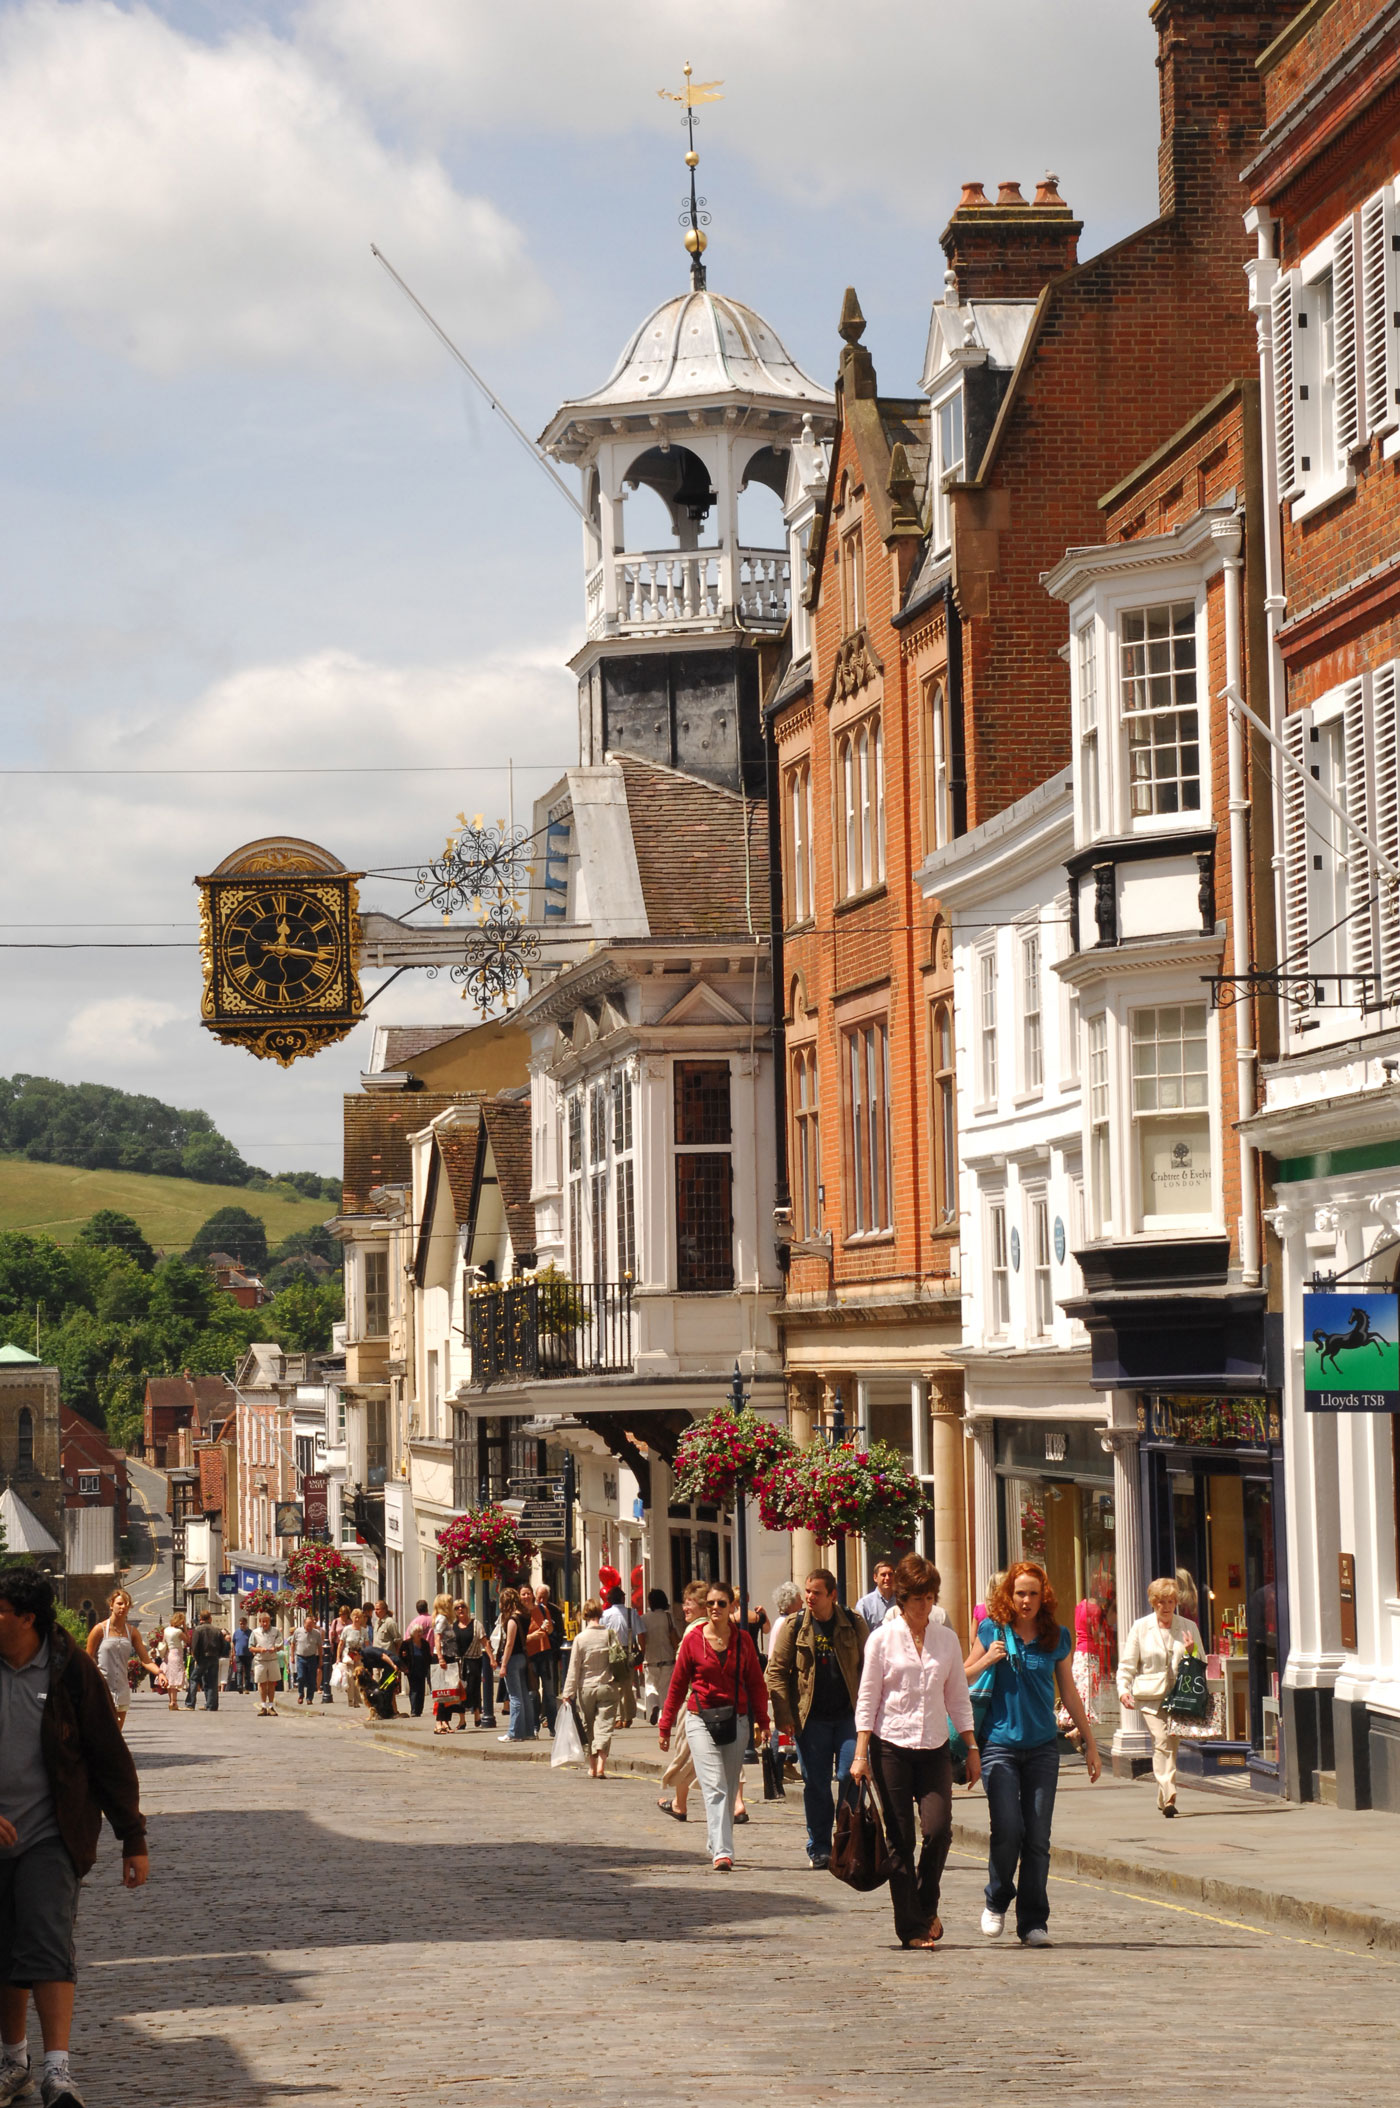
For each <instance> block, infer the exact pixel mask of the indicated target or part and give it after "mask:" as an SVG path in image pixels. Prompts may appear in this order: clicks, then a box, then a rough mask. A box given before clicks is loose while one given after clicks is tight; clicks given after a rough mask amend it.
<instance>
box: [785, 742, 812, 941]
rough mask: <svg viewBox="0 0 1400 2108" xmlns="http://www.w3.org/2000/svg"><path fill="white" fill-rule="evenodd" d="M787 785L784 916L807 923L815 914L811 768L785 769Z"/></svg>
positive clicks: (803, 763)
mask: <svg viewBox="0 0 1400 2108" xmlns="http://www.w3.org/2000/svg"><path fill="white" fill-rule="evenodd" d="M786 787H787V798H786V803H787V833H788V839H787V889H788V898H787V919H788V923H789V926H791V925H792V924H793V923H797V922H809V921H810V920H811V918H812V916H813V915H814V914H815V913H816V869H815V865H814V860H813V847H812V769H811V764H810V763H809V762H806V761H804V762H801V763H800V764H799V765H798V766H797V767H796V768H794V769H789V770H788V773H787V779H786Z"/></svg>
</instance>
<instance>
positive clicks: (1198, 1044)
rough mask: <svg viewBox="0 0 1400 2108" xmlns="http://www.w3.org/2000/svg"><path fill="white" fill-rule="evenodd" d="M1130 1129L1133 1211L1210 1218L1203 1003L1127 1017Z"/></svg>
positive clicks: (1170, 1006)
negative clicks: (1133, 1139) (1135, 1189)
mask: <svg viewBox="0 0 1400 2108" xmlns="http://www.w3.org/2000/svg"><path fill="white" fill-rule="evenodd" d="M1132 1064H1133V1103H1132V1112H1133V1125H1134V1128H1135V1130H1136V1136H1137V1159H1138V1175H1139V1202H1138V1204H1139V1208H1140V1211H1141V1213H1142V1215H1143V1217H1144V1219H1146V1218H1148V1217H1152V1216H1172V1217H1175V1216H1208V1215H1209V1214H1210V1212H1211V1168H1210V1150H1211V1141H1210V1077H1209V1067H1208V1059H1207V1047H1206V1006H1205V1004H1204V1003H1166V1004H1160V1005H1158V1006H1156V1007H1154V1008H1152V1009H1149V1010H1135V1011H1134V1012H1133V1013H1132Z"/></svg>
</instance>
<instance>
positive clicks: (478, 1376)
mask: <svg viewBox="0 0 1400 2108" xmlns="http://www.w3.org/2000/svg"><path fill="white" fill-rule="evenodd" d="M468 1337H469V1340H470V1343H471V1350H472V1382H473V1383H475V1384H482V1385H485V1384H488V1383H495V1382H497V1381H498V1380H499V1379H500V1378H502V1377H513V1378H515V1379H516V1380H517V1381H518V1380H520V1379H522V1378H525V1377H538V1378H551V1377H564V1376H607V1375H622V1374H630V1372H631V1368H632V1283H631V1282H630V1281H568V1280H563V1279H560V1280H550V1279H548V1278H537V1279H535V1280H533V1281H506V1282H502V1283H500V1284H498V1285H493V1286H491V1287H489V1288H478V1289H476V1290H474V1291H473V1294H472V1297H471V1304H470V1321H469V1329H468Z"/></svg>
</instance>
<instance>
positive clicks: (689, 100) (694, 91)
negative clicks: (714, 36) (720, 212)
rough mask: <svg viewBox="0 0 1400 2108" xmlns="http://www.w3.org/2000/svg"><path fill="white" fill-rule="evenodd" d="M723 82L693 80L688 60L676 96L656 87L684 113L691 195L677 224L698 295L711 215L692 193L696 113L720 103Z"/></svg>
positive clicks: (697, 158) (696, 160) (684, 199)
mask: <svg viewBox="0 0 1400 2108" xmlns="http://www.w3.org/2000/svg"><path fill="white" fill-rule="evenodd" d="M723 86H724V83H723V81H692V80H691V78H690V61H689V59H687V60H686V62H685V86H684V87H683V88H682V89H681V91H680V93H679V95H677V94H676V92H675V91H674V89H671V88H658V89H657V91H656V92H657V94H658V95H659V96H661V97H662V99H663V100H664V101H666V102H678V103H680V105H681V106H682V108H683V109H684V111H685V131H686V139H687V142H688V144H687V150H686V157H685V165H686V167H687V168H688V169H689V170H690V196H689V197H686V196H685V195H684V194H682V197H681V207H682V210H681V214H680V220H679V225H680V226H682V227H684V229H685V246H686V248H687V249H688V250H689V252H690V283H691V285H692V286H693V287H694V289H695V291H696V292H697V293H703V292H704V290H705V265H704V261H703V259H704V255H705V251H706V249H707V248H708V247H709V240H708V237H707V236H706V234H705V231H704V230H705V228H706V227H708V226H709V224H710V215H709V213H708V212H707V211H706V210H705V205H706V200H705V199H704V198H700V197H697V196H696V194H695V171H696V169H697V168H698V167H699V166H700V156H699V155H698V154H697V153H696V151H695V112H696V110H697V109H698V108H699V106H700V104H701V103H707V102H723V101H724V97H723V96H722V95H721V94H720V93H719V90H720V89H721V88H722V87H723Z"/></svg>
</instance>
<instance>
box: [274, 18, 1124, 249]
mask: <svg viewBox="0 0 1400 2108" xmlns="http://www.w3.org/2000/svg"><path fill="white" fill-rule="evenodd" d="M601 19H602V20H603V21H605V24H606V27H605V31H604V32H603V33H600V16H599V14H598V12H597V11H596V10H595V9H591V8H587V7H581V6H579V5H578V0H535V4H534V5H532V6H530V7H528V8H526V7H488V6H485V5H481V4H468V5H463V0H414V4H413V6H412V7H408V8H405V7H404V6H402V5H401V4H400V0H309V4H308V6H307V9H306V11H305V14H304V16H303V18H302V24H301V28H300V32H299V34H300V37H301V40H302V42H303V43H304V44H305V45H307V46H308V48H313V49H320V50H321V51H324V53H325V54H326V55H327V58H328V60H329V61H330V63H331V64H333V65H334V66H336V67H337V68H338V69H339V70H340V72H341V74H342V76H343V77H344V78H346V79H348V80H351V81H353V82H354V83H355V87H356V92H357V93H359V94H361V95H363V96H364V97H365V98H366V99H367V100H370V101H377V102H378V103H379V104H380V105H381V106H382V107H385V108H388V109H392V110H394V111H395V112H397V113H399V114H401V115H403V116H404V117H405V118H406V119H407V120H408V121H410V122H417V123H419V124H424V123H433V124H436V125H437V126H439V127H440V128H441V129H443V130H444V131H447V130H451V129H452V128H454V127H456V126H462V127H465V128H470V129H472V130H480V129H483V128H484V129H487V130H498V129H499V130H509V129H512V128H517V127H518V128H522V129H524V128H528V129H529V130H531V131H533V132H538V133H546V132H549V131H558V132H563V133H571V134H575V135H578V136H582V137H584V138H587V139H588V140H590V141H596V140H599V139H602V140H606V139H607V138H608V137H609V135H621V134H625V133H627V132H628V131H633V130H636V129H639V128H642V127H646V128H648V129H660V130H665V131H666V132H667V133H668V134H669V135H670V136H671V137H672V139H673V140H674V143H675V161H676V166H675V169H674V174H675V178H676V187H677V190H678V191H679V188H680V185H681V182H682V180H683V178H684V174H685V171H684V169H683V168H682V167H681V166H680V156H681V153H682V151H683V147H684V141H683V139H682V137H681V134H680V132H679V129H678V122H679V116H680V113H679V111H678V110H677V109H676V107H675V105H674V104H671V103H666V102H662V101H660V100H659V99H658V96H657V90H658V89H659V88H661V87H663V86H664V87H668V88H672V89H675V88H679V87H680V86H681V75H680V63H681V58H683V57H684V55H685V54H686V53H687V52H689V54H690V56H691V57H692V59H693V60H694V63H695V77H696V78H697V79H698V80H709V79H715V78H719V79H722V80H723V83H724V86H723V91H722V92H723V94H724V97H725V102H724V104H723V105H721V106H720V107H719V108H718V109H706V110H705V111H704V112H703V113H702V116H701V129H700V132H699V134H698V136H697V144H698V145H699V146H700V148H701V155H702V168H703V170H704V172H705V175H706V177H707V178H708V180H709V182H710V183H711V184H713V185H715V186H716V187H717V188H718V187H719V186H720V185H721V184H723V185H724V187H725V188H726V189H727V191H728V193H729V195H730V197H731V198H733V199H735V201H736V202H740V199H741V190H742V186H741V184H740V183H738V182H736V181H734V180H733V171H734V170H735V165H736V163H740V162H747V163H748V164H750V165H751V166H753V167H755V168H757V169H758V170H759V171H760V172H761V174H762V176H763V178H764V180H765V181H766V182H768V183H771V184H772V185H773V186H774V188H775V189H777V190H779V191H780V192H784V193H786V195H787V196H788V197H790V198H793V199H799V200H805V201H807V202H810V203H811V204H813V205H829V204H835V203H838V202H840V203H844V204H846V205H850V204H851V203H853V202H854V201H855V200H857V199H863V200H864V201H865V204H866V206H867V209H868V208H869V207H870V206H871V205H872V204H873V205H874V206H876V207H877V208H878V210H879V211H880V212H881V214H882V215H884V216H887V217H894V218H896V219H898V220H904V221H909V222H913V223H916V224H917V223H924V222H927V224H928V226H929V232H930V235H933V234H934V233H936V231H937V229H938V228H940V227H941V226H942V225H943V222H944V220H945V219H946V217H947V214H948V212H949V211H950V210H951V208H952V206H953V205H954V204H955V203H956V201H957V196H958V184H959V183H960V182H961V181H962V180H963V179H964V178H971V177H976V178H977V179H978V180H980V181H983V182H986V183H987V184H988V185H989V187H990V185H992V184H994V183H996V182H999V181H1000V180H1001V179H1002V178H1003V177H1011V176H1014V177H1015V178H1017V180H1019V181H1020V182H1021V183H1022V184H1023V185H1025V184H1027V183H1028V182H1030V181H1034V180H1035V179H1036V178H1037V177H1038V176H1039V175H1040V174H1041V173H1042V171H1043V170H1044V169H1045V168H1046V167H1047V166H1051V167H1053V168H1055V169H1056V170H1057V171H1058V172H1059V173H1060V175H1061V177H1062V179H1063V181H1064V185H1065V193H1064V194H1065V195H1066V197H1068V198H1069V200H1070V202H1071V203H1072V204H1073V205H1074V206H1075V207H1076V209H1077V210H1079V211H1081V212H1092V213H1096V214H1098V215H1099V216H1101V217H1105V218H1108V219H1111V220H1115V221H1117V220H1118V219H1119V218H1120V217H1121V214H1122V213H1123V212H1124V211H1127V212H1129V213H1140V214H1143V215H1144V216H1150V214H1151V213H1152V211H1153V210H1154V209H1155V205H1154V185H1155V165H1154V161H1155V130H1154V129H1153V123H1154V119H1155V111H1156V95H1157V80H1156V74H1155V71H1154V68H1153V63H1152V61H1153V56H1154V52H1155V43H1156V40H1155V35H1154V32H1153V30H1152V27H1151V25H1150V23H1149V21H1148V16H1147V5H1146V0H1133V4H1125V0H1069V4H1064V0H1003V4H1002V5H1001V6H1000V7H998V8H997V9H995V10H989V9H988V8H987V7H985V6H981V7H954V6H952V5H950V4H947V0H944V4H941V5H940V4H930V0H868V4H867V6H866V7H865V8H864V9H863V10H860V11H858V12H857V13H853V12H852V10H851V8H850V6H849V4H848V0H763V4H762V5H760V6H755V5H754V4H753V0H710V4H709V5H708V6H707V7H706V8H705V9H704V10H703V12H702V13H701V14H700V15H697V13H696V11H695V9H694V8H693V7H692V6H691V5H689V0H685V4H682V0H612V4H611V5H610V6H609V8H608V9H607V11H606V15H605V17H603V18H601ZM678 54H679V56H678ZM726 166H727V167H728V168H729V170H730V171H731V174H730V177H729V179H728V180H727V181H726V177H725V169H726ZM1026 195H1027V196H1028V197H1029V196H1030V190H1029V189H1028V188H1027V190H1026ZM657 202H658V203H659V202H660V201H659V200H658V201H657ZM740 209H741V210H742V204H740ZM719 233H720V230H719V228H718V226H717V228H716V237H717V238H718V236H719Z"/></svg>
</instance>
